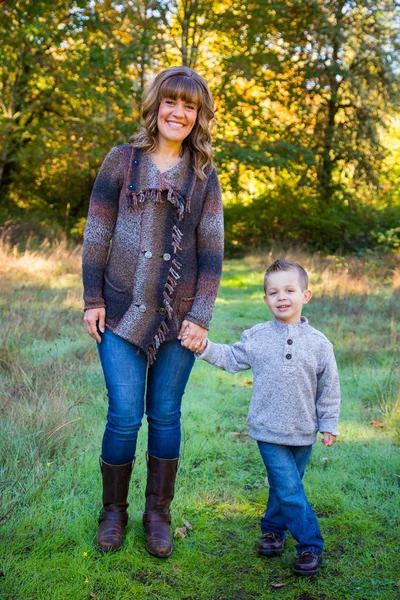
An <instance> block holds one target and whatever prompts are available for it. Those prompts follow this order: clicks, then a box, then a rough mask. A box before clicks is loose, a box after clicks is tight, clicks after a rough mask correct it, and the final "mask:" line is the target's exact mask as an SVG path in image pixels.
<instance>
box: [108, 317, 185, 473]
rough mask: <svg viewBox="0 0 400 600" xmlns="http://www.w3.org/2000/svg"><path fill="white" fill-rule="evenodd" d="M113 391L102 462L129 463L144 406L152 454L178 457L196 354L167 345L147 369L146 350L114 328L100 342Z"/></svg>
mask: <svg viewBox="0 0 400 600" xmlns="http://www.w3.org/2000/svg"><path fill="white" fill-rule="evenodd" d="M97 348H98V351H99V355H100V360H101V365H102V367H103V372H104V378H105V380H106V386H107V392H108V413H107V424H106V428H105V432H104V437H103V445H102V454H101V456H102V459H103V460H104V461H105V462H107V463H109V464H111V465H123V464H126V463H128V462H130V461H131V460H132V459H133V457H134V455H135V451H136V440H137V435H138V431H139V429H140V426H141V423H142V418H143V413H144V408H145V404H146V415H147V421H148V424H149V434H148V451H149V454H151V455H152V456H155V457H157V458H177V457H178V456H179V449H180V441H181V423H180V418H181V403H182V396H183V394H184V391H185V387H186V383H187V381H188V379H189V375H190V372H191V370H192V367H193V363H194V360H195V356H194V353H193V352H190V350H187V348H184V347H183V346H181V343H180V342H179V341H178V340H174V341H172V342H164V343H163V344H161V346H160V349H159V351H158V353H157V359H156V361H155V362H154V363H153V364H152V365H151V367H148V366H147V357H146V355H145V354H144V352H138V349H137V347H136V346H134V345H133V344H131V343H130V342H127V341H126V340H124V339H122V338H121V337H119V336H118V335H116V334H115V333H113V332H112V331H110V330H109V329H106V330H105V332H104V333H102V334H101V344H97Z"/></svg>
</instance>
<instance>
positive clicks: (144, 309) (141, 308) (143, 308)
mask: <svg viewBox="0 0 400 600" xmlns="http://www.w3.org/2000/svg"><path fill="white" fill-rule="evenodd" d="M146 310H147V308H146V306H145V305H144V304H141V305H140V306H139V312H141V313H145V312H146Z"/></svg>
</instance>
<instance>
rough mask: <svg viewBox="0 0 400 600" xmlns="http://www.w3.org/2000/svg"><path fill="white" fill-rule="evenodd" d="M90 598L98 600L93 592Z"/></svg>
mask: <svg viewBox="0 0 400 600" xmlns="http://www.w3.org/2000/svg"><path fill="white" fill-rule="evenodd" d="M90 597H91V598H93V600H97V596H95V595H94V594H93V592H90Z"/></svg>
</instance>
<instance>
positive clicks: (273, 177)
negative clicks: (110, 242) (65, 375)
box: [0, 0, 400, 255]
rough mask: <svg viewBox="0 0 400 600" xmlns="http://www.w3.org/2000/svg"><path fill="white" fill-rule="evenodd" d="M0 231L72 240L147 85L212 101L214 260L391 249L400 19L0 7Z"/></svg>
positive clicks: (386, 6) (266, 3)
mask: <svg viewBox="0 0 400 600" xmlns="http://www.w3.org/2000/svg"><path fill="white" fill-rule="evenodd" d="M0 35H1V39H2V44H1V46H0V88H1V98H0V99H1V102H0V138H1V149H0V194H1V209H0V220H1V222H3V223H4V222H11V223H12V224H13V232H14V238H16V239H18V240H22V239H24V238H26V236H27V235H28V234H30V233H32V232H33V233H34V234H35V235H36V236H39V237H40V236H45V235H49V233H51V231H53V232H54V233H57V234H59V233H60V231H63V232H65V234H66V235H67V236H73V237H75V238H76V239H77V240H79V239H80V236H81V235H82V232H83V228H84V224H85V215H86V212H87V206H88V200H89V195H90V191H91V187H92V185H93V181H94V178H95V176H96V172H97V170H98V168H99V166H100V164H101V161H102V159H103V157H104V156H105V154H106V153H107V152H108V151H109V149H110V148H111V147H112V146H114V145H116V144H120V143H126V142H127V140H128V139H129V137H130V136H131V134H132V133H133V132H134V131H136V130H137V128H138V126H139V120H138V106H139V103H140V99H141V95H142V92H143V88H144V86H145V84H146V82H147V81H148V80H149V78H151V77H152V76H153V75H154V74H155V73H157V72H158V71H160V70H161V69H162V68H165V67H167V66H171V65H175V64H185V65H188V66H190V67H192V68H194V69H196V70H197V71H198V72H199V73H200V74H201V75H203V76H204V77H205V78H206V80H207V82H208V83H209V85H210V88H211V90H212V92H213V94H214V95H215V99H216V109H217V110H216V123H215V128H214V139H215V162H216V165H217V167H218V169H219V172H220V179H221V183H222V187H223V192H224V203H225V208H226V237H227V242H226V250H227V254H228V255H229V254H231V255H232V254H234V253H235V252H238V251H241V250H242V249H244V248H251V247H253V248H254V247H260V246H265V245H267V244H269V243H271V242H277V241H278V242H285V243H288V242H289V243H292V244H296V245H299V244H300V245H304V246H308V247H309V248H310V249H314V250H315V249H319V250H324V251H329V252H336V251H344V252H348V251H350V252H358V253H363V252H365V250H366V249H375V248H378V247H379V246H381V247H382V248H384V249H387V250H391V249H396V248H397V247H399V245H400V227H399V223H400V191H399V190H400V117H399V116H398V112H396V111H398V109H399V106H398V101H399V95H398V92H399V73H400V70H399V54H398V53H397V51H398V49H399V41H400V10H399V4H398V2H396V1H392V2H390V1H389V2H385V1H382V0H377V1H373V2H372V1H370V0H363V1H362V2H359V1H353V0H350V1H346V0H335V1H333V0H285V1H274V0H257V1H254V2H253V1H249V0H225V1H223V2H220V1H218V2H217V1H213V0H174V1H171V2H166V1H158V0H144V1H136V0H128V1H123V0H119V1H114V2H113V1H111V0H103V1H97V0H75V1H71V0H58V1H57V2H53V1H52V0H17V1H9V0H3V1H2V2H1V4H0Z"/></svg>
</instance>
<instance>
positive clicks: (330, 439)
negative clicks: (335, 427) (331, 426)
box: [321, 431, 336, 446]
mask: <svg viewBox="0 0 400 600" xmlns="http://www.w3.org/2000/svg"><path fill="white" fill-rule="evenodd" d="M322 435H323V436H324V437H323V438H322V440H321V442H322V443H323V444H324V446H333V444H334V443H335V442H336V435H333V434H332V433H328V432H326V431H325V432H324V433H323V434H322Z"/></svg>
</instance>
